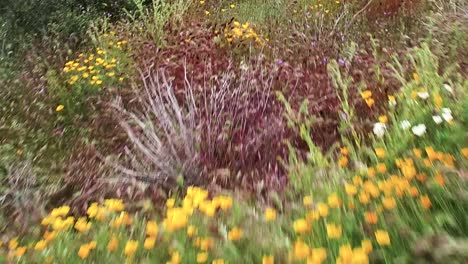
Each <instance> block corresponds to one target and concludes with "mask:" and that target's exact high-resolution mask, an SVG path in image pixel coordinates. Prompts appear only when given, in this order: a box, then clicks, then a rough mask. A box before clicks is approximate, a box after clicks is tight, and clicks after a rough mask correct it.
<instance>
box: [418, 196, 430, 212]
mask: <svg viewBox="0 0 468 264" xmlns="http://www.w3.org/2000/svg"><path fill="white" fill-rule="evenodd" d="M420 201H421V205H422V207H423V208H424V209H429V208H431V206H432V203H431V200H430V199H429V196H427V195H423V196H421V198H420Z"/></svg>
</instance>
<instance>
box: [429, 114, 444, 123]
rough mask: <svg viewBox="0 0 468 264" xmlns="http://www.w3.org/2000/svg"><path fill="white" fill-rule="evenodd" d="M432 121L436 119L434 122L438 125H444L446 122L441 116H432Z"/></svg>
mask: <svg viewBox="0 0 468 264" xmlns="http://www.w3.org/2000/svg"><path fill="white" fill-rule="evenodd" d="M432 119H434V122H435V123H436V124H440V123H442V122H443V121H444V120H442V117H440V115H435V116H432Z"/></svg>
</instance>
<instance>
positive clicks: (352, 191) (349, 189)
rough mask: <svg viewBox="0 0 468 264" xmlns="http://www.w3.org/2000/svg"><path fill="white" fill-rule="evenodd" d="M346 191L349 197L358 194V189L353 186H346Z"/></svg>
mask: <svg viewBox="0 0 468 264" xmlns="http://www.w3.org/2000/svg"><path fill="white" fill-rule="evenodd" d="M345 191H346V193H347V194H348V195H349V196H354V195H356V193H357V188H356V186H354V185H352V184H345Z"/></svg>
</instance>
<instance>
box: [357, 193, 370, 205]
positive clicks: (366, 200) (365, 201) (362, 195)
mask: <svg viewBox="0 0 468 264" xmlns="http://www.w3.org/2000/svg"><path fill="white" fill-rule="evenodd" d="M359 202H361V203H362V204H368V203H369V202H370V196H369V194H368V193H366V192H361V193H360V194H359Z"/></svg>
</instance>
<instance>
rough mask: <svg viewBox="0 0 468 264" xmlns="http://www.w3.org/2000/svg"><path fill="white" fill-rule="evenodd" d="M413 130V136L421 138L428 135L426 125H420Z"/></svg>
mask: <svg viewBox="0 0 468 264" xmlns="http://www.w3.org/2000/svg"><path fill="white" fill-rule="evenodd" d="M411 130H412V131H413V134H415V135H416V136H418V137H420V136H422V135H424V134H425V133H426V125H424V124H419V125H417V126H414V127H413V128H412V129H411Z"/></svg>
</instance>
